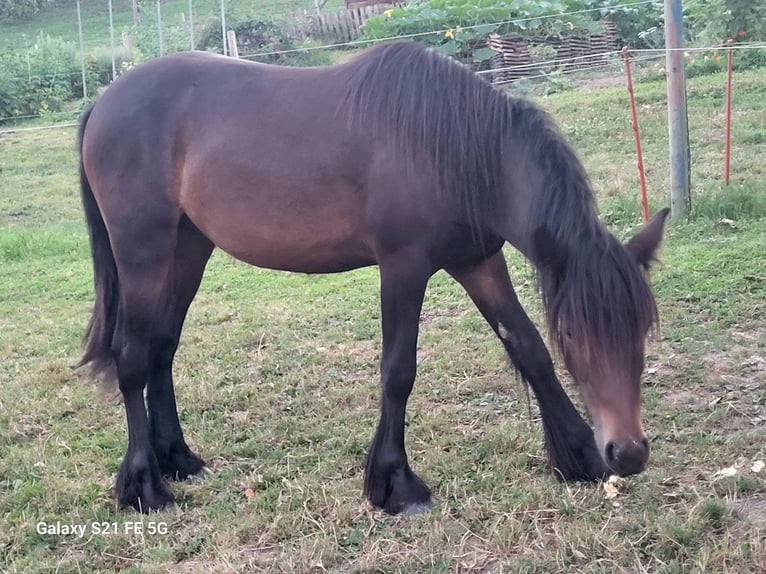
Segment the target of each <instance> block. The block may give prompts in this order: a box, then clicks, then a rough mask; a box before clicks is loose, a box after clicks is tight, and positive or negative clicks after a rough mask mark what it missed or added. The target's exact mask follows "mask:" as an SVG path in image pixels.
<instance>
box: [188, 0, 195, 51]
mask: <svg viewBox="0 0 766 574" xmlns="http://www.w3.org/2000/svg"><path fill="white" fill-rule="evenodd" d="M189 44H190V45H191V49H192V50H193V49H194V6H192V0H189Z"/></svg>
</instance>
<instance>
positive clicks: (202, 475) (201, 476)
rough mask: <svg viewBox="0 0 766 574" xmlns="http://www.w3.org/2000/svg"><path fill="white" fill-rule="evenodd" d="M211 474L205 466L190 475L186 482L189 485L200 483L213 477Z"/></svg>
mask: <svg viewBox="0 0 766 574" xmlns="http://www.w3.org/2000/svg"><path fill="white" fill-rule="evenodd" d="M213 474H215V473H214V472H213V471H212V470H210V468H208V467H207V466H203V467H202V468H201V469H199V471H198V472H196V473H194V474H190V475H189V477H188V478H187V480H188V481H189V482H191V483H197V482H202V481H203V480H205V479H207V478H210V477H211V476H213Z"/></svg>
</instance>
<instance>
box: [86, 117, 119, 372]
mask: <svg viewBox="0 0 766 574" xmlns="http://www.w3.org/2000/svg"><path fill="white" fill-rule="evenodd" d="M92 111H93V107H92V106H91V107H90V108H88V109H87V110H86V111H85V113H83V115H82V118H81V119H80V129H79V132H78V143H77V145H78V149H79V153H80V189H81V194H82V206H83V210H84V211H85V220H86V222H87V224H88V232H89V235H90V251H91V256H92V257H93V283H94V288H95V294H96V301H95V305H94V307H93V314H92V315H91V318H90V322H89V323H88V327H87V329H86V331H85V337H84V342H83V347H84V351H83V356H82V359H80V362H79V364H78V367H82V366H85V365H89V366H90V370H91V373H92V375H93V376H95V377H98V378H100V379H101V380H102V381H103V383H104V384H106V385H109V386H112V385H114V384H115V383H116V380H117V376H116V375H117V371H116V366H115V362H114V355H113V354H112V337H113V336H114V329H115V325H116V323H117V307H118V303H119V298H120V297H119V294H120V287H119V281H118V277H117V265H116V264H115V261H114V253H113V252H112V246H111V243H110V241H109V233H108V231H107V229H106V225H105V223H104V218H103V216H102V214H101V210H100V209H99V207H98V204H97V203H96V198H95V197H94V195H93V189H92V188H91V186H90V182H89V181H88V176H87V175H86V173H85V166H84V165H83V156H82V147H83V136H84V134H85V128H86V125H87V123H88V119H89V118H90V114H91V112H92Z"/></svg>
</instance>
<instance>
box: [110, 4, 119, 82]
mask: <svg viewBox="0 0 766 574" xmlns="http://www.w3.org/2000/svg"><path fill="white" fill-rule="evenodd" d="M109 42H110V44H111V46H112V81H113V82H114V81H115V80H116V79H117V65H116V64H115V62H114V20H113V19H112V0H109Z"/></svg>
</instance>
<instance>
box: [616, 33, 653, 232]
mask: <svg viewBox="0 0 766 574" xmlns="http://www.w3.org/2000/svg"><path fill="white" fill-rule="evenodd" d="M622 58H623V59H624V60H625V74H626V75H627V80H628V95H629V96H630V114H631V118H632V120H633V137H634V139H635V140H636V156H638V179H639V181H640V182H641V207H642V208H643V211H644V221H649V202H648V201H647V199H646V174H645V173H644V156H643V154H642V153H641V134H640V132H639V131H638V114H637V113H636V97H635V94H634V93H633V75H632V74H631V73H630V54H628V48H626V47H623V49H622Z"/></svg>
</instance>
